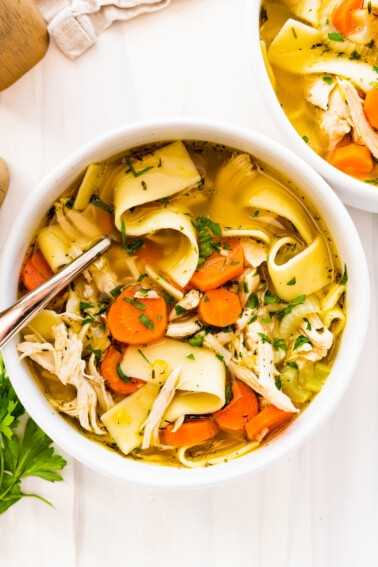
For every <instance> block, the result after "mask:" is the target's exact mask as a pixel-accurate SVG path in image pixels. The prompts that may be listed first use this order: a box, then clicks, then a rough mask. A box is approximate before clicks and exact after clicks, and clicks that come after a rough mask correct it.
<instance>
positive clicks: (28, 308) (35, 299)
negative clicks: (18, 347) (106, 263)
mask: <svg viewBox="0 0 378 567" xmlns="http://www.w3.org/2000/svg"><path fill="white" fill-rule="evenodd" d="M110 244H111V240H110V238H108V237H105V238H104V239H103V240H100V242H97V244H95V245H94V246H92V247H91V248H89V250H86V251H85V252H83V253H82V254H81V255H80V256H78V258H75V260H73V261H72V262H70V263H69V264H68V265H67V266H65V267H64V268H62V269H61V270H60V271H59V272H58V273H56V274H55V275H53V276H52V277H51V278H49V279H48V280H46V281H45V282H44V283H43V284H41V285H40V286H38V287H37V288H35V289H33V290H32V291H30V292H29V293H27V294H26V295H24V296H23V297H22V298H21V299H19V300H18V301H17V303H15V304H14V305H12V306H11V307H8V309H5V311H2V312H1V313H0V348H1V347H3V346H4V345H5V343H7V342H8V341H9V340H10V339H11V338H12V337H13V336H14V335H15V334H16V333H17V331H19V330H20V329H21V328H22V327H24V326H25V325H27V323H28V322H29V321H30V320H31V319H33V317H34V316H35V315H36V314H37V313H38V311H40V310H41V309H42V308H43V307H44V306H45V305H46V304H47V303H48V302H49V301H50V299H52V298H53V297H54V296H55V295H57V293H59V292H60V291H61V290H62V289H63V288H64V287H65V286H66V285H68V284H69V283H70V282H71V281H72V280H73V279H75V277H76V276H77V275H78V274H79V273H80V272H82V271H83V270H85V268H87V267H88V266H89V265H90V264H91V263H92V262H93V261H94V260H95V259H96V258H97V257H98V256H100V255H101V254H102V253H103V252H105V250H107V249H108V248H109V246H110Z"/></svg>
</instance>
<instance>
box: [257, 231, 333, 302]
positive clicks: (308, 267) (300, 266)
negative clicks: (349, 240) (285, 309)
mask: <svg viewBox="0 0 378 567" xmlns="http://www.w3.org/2000/svg"><path fill="white" fill-rule="evenodd" d="M293 243H295V241H294V240H293V239H292V238H289V237H285V238H281V239H280V240H278V241H277V242H276V243H275V244H274V245H273V246H272V247H271V249H270V252H269V258H268V270H269V275H270V277H271V279H272V282H273V285H274V288H275V290H276V292H277V294H278V295H279V296H280V297H281V298H282V299H283V300H285V301H291V300H292V299H293V298H294V297H297V296H299V295H310V293H314V292H315V291H317V290H319V289H321V288H322V287H324V286H325V285H328V284H329V283H330V280H331V276H332V272H333V269H332V264H331V261H330V257H329V251H328V248H327V245H326V243H325V241H324V239H323V237H322V236H320V235H318V236H317V237H316V238H315V239H314V240H313V242H312V243H311V244H310V245H309V246H308V247H307V248H304V250H302V252H300V253H299V254H297V255H296V256H293V257H292V258H290V260H288V261H287V262H285V263H284V264H277V263H276V256H277V254H278V252H279V251H280V249H281V248H282V247H283V246H286V245H287V244H293Z"/></svg>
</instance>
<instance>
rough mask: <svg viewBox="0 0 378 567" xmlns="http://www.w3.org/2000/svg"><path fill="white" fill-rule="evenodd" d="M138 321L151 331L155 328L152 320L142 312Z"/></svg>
mask: <svg viewBox="0 0 378 567" xmlns="http://www.w3.org/2000/svg"><path fill="white" fill-rule="evenodd" d="M139 321H140V322H141V323H142V325H143V326H144V327H146V329H151V331H153V330H154V328H155V325H154V322H153V321H152V319H150V318H149V317H147V315H145V314H144V313H142V315H139Z"/></svg>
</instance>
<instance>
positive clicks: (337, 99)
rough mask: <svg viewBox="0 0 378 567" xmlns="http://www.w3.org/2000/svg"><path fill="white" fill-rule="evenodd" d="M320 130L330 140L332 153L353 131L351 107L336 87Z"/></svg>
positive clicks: (329, 145)
mask: <svg viewBox="0 0 378 567" xmlns="http://www.w3.org/2000/svg"><path fill="white" fill-rule="evenodd" d="M320 128H321V129H322V130H323V131H324V133H325V134H326V136H327V138H328V150H329V151H332V150H333V149H334V148H335V147H336V146H337V144H338V143H339V142H340V141H341V140H342V139H343V138H344V136H345V135H346V134H348V132H350V131H351V129H352V118H351V115H350V111H349V107H348V105H347V104H346V102H345V100H344V98H343V96H342V94H341V92H340V89H339V88H338V87H335V88H334V89H333V91H332V92H331V94H330V97H329V105H328V109H327V110H326V111H325V112H323V117H322V121H321V124H320Z"/></svg>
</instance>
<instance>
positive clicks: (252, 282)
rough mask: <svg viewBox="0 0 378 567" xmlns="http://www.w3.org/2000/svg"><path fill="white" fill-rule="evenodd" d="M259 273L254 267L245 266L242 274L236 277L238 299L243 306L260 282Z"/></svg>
mask: <svg viewBox="0 0 378 567" xmlns="http://www.w3.org/2000/svg"><path fill="white" fill-rule="evenodd" d="M260 281H261V279H260V275H259V273H258V272H257V271H256V268H246V269H245V270H244V272H243V274H242V275H241V276H240V277H239V278H238V282H239V293H238V295H239V299H240V304H241V306H242V307H244V306H245V305H246V303H247V301H248V299H249V297H250V295H251V293H254V292H255V291H256V289H257V288H258V286H259V284H260Z"/></svg>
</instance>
